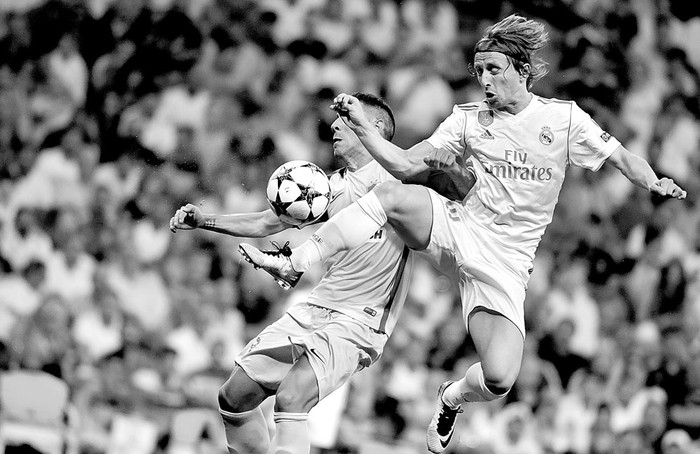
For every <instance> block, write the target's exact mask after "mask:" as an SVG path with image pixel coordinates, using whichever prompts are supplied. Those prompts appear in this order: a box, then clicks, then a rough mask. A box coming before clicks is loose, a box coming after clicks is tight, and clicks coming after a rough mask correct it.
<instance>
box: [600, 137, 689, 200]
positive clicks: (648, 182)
mask: <svg viewBox="0 0 700 454" xmlns="http://www.w3.org/2000/svg"><path fill="white" fill-rule="evenodd" d="M608 161H609V162H610V163H611V164H612V165H614V166H615V167H616V168H617V169H618V170H619V171H620V172H622V174H623V175H624V176H625V177H626V178H627V179H628V180H630V181H631V182H632V183H634V184H635V185H637V186H639V187H640V188H644V189H646V190H648V191H650V192H652V193H654V194H657V195H660V196H663V197H675V198H678V199H684V198H685V197H686V192H685V191H684V190H683V189H681V188H680V187H679V186H678V185H677V184H675V183H674V182H673V180H671V179H669V178H659V177H658V176H657V175H656V172H654V169H652V168H651V166H650V165H649V163H648V162H647V161H646V160H645V159H642V158H641V157H639V156H637V155H635V154H633V153H630V152H629V151H628V150H627V149H626V148H624V147H623V146H619V147H618V148H617V149H616V150H615V151H614V152H613V154H612V155H610V157H609V158H608Z"/></svg>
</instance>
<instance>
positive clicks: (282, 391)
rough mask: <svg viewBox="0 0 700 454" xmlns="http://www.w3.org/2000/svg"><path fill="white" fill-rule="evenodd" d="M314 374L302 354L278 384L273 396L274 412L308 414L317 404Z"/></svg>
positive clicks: (316, 384) (307, 359) (307, 360)
mask: <svg viewBox="0 0 700 454" xmlns="http://www.w3.org/2000/svg"><path fill="white" fill-rule="evenodd" d="M318 395H319V392H318V382H317V380H316V374H315V372H314V370H313V368H312V367H311V363H309V358H308V357H307V356H306V354H303V355H301V356H300V357H299V359H298V360H297V361H296V362H295V363H294V366H292V368H291V370H290V371H289V373H288V374H287V376H286V377H285V378H284V380H282V382H281V383H280V386H279V388H278V389H277V394H276V396H275V410H276V411H285V412H292V413H308V411H309V410H311V408H313V407H314V405H316V404H317V403H318Z"/></svg>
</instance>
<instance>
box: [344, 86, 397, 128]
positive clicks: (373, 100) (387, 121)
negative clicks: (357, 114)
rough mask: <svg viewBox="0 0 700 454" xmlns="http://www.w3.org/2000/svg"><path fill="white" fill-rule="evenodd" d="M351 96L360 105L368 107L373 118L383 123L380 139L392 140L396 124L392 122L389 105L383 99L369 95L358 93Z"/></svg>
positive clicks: (392, 117)
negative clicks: (372, 111)
mask: <svg viewBox="0 0 700 454" xmlns="http://www.w3.org/2000/svg"><path fill="white" fill-rule="evenodd" d="M353 96H354V97H355V98H357V99H358V100H359V101H360V102H361V103H362V104H364V105H365V106H369V107H370V108H371V109H372V110H374V115H375V117H376V118H377V119H379V120H382V122H383V123H384V127H383V128H382V130H381V131H380V133H381V134H382V137H384V138H385V139H386V140H391V139H393V138H394V132H395V130H396V122H395V121H394V113H393V112H392V111H391V107H389V104H387V103H386V101H384V99H382V98H380V97H379V96H376V95H373V94H371V93H360V92H358V93H353Z"/></svg>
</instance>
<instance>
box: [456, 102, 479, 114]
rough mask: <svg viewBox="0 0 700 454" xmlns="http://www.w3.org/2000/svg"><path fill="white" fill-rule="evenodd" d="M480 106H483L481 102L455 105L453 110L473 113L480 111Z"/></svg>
mask: <svg viewBox="0 0 700 454" xmlns="http://www.w3.org/2000/svg"><path fill="white" fill-rule="evenodd" d="M479 106H481V102H465V103H462V104H455V106H454V108H453V109H452V110H454V111H461V112H472V111H477V110H479Z"/></svg>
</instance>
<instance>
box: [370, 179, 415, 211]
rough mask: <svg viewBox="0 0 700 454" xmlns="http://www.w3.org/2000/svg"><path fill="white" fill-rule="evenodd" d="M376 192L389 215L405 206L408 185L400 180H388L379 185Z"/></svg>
mask: <svg viewBox="0 0 700 454" xmlns="http://www.w3.org/2000/svg"><path fill="white" fill-rule="evenodd" d="M374 193H375V195H376V196H377V198H378V199H379V202H381V204H382V208H384V211H385V212H386V214H387V215H391V213H394V212H396V211H399V210H401V209H402V208H403V206H404V204H405V203H406V193H407V187H406V185H404V184H403V183H401V182H398V181H387V182H385V183H382V184H381V185H379V186H377V187H376V188H375V189H374Z"/></svg>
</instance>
